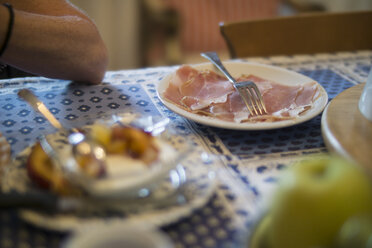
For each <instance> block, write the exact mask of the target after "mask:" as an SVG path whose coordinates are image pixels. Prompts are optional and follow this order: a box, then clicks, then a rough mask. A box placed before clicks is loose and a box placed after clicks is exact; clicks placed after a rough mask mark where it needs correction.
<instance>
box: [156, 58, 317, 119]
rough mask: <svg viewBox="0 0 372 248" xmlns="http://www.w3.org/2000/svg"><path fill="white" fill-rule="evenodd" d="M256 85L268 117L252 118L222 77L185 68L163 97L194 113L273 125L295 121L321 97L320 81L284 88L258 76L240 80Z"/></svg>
mask: <svg viewBox="0 0 372 248" xmlns="http://www.w3.org/2000/svg"><path fill="white" fill-rule="evenodd" d="M247 80H248V81H253V82H255V83H256V85H257V87H258V89H259V91H260V92H261V95H262V97H263V101H264V102H265V105H266V109H267V112H268V113H267V115H264V116H251V115H250V113H249V111H248V109H247V107H246V106H245V104H244V102H243V100H242V99H241V97H240V95H239V93H238V92H237V91H236V90H235V88H234V87H233V86H232V84H231V83H230V82H229V81H228V80H227V79H226V78H224V77H222V76H220V75H219V74H217V73H215V72H213V71H210V70H204V71H198V70H196V69H194V68H192V67H191V66H188V65H184V66H181V67H180V68H179V69H178V70H177V71H176V73H175V74H174V75H173V77H172V78H171V80H170V83H169V86H168V88H167V89H166V90H165V92H164V94H163V97H164V98H166V99H168V100H169V101H171V102H173V103H175V104H177V105H178V106H180V107H182V108H184V109H185V110H187V111H190V112H192V113H197V114H201V115H207V116H213V117H216V118H219V119H222V120H225V121H231V122H237V123H242V122H257V121H260V122H264V121H265V122H273V121H280V120H286V119H294V118H296V117H298V116H299V115H300V114H302V113H303V112H305V111H306V110H308V109H310V108H311V106H312V104H313V102H314V101H315V100H316V99H317V98H318V97H319V89H318V86H317V83H316V82H309V83H306V84H298V85H283V84H279V83H276V82H273V81H270V80H266V79H263V78H260V77H258V76H255V75H242V76H241V77H239V78H238V79H237V81H247Z"/></svg>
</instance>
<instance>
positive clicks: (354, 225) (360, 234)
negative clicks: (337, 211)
mask: <svg viewBox="0 0 372 248" xmlns="http://www.w3.org/2000/svg"><path fill="white" fill-rule="evenodd" d="M334 247H337V248H350V247H358V248H362V247H363V248H372V214H363V215H356V216H352V217H350V218H349V219H347V220H346V221H345V223H344V224H343V225H342V227H341V229H340V231H339V233H338V235H337V237H336V239H335V246H334Z"/></svg>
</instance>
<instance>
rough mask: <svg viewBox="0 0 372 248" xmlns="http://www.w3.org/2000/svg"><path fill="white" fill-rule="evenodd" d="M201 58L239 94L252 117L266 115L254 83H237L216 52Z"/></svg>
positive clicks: (203, 54) (204, 54)
mask: <svg viewBox="0 0 372 248" xmlns="http://www.w3.org/2000/svg"><path fill="white" fill-rule="evenodd" d="M201 56H203V57H204V58H206V59H208V60H209V61H211V62H212V63H213V64H214V65H215V66H216V67H217V68H218V69H219V70H220V71H221V72H222V73H223V74H224V75H225V76H226V77H227V79H228V80H229V81H230V82H231V83H232V84H233V86H234V88H235V89H236V90H237V91H238V92H239V94H240V96H241V98H242V99H243V101H244V103H245V105H246V106H247V108H248V110H249V113H250V114H251V115H252V116H255V115H263V114H265V113H267V110H266V106H265V103H264V101H263V99H262V95H261V93H260V91H259V90H258V88H257V85H256V84H255V83H254V82H252V81H243V82H237V81H236V80H235V79H234V78H233V77H232V76H231V75H230V73H229V72H228V71H227V69H226V68H225V66H224V65H223V64H222V62H221V60H220V58H219V57H218V55H217V53H216V52H206V53H201Z"/></svg>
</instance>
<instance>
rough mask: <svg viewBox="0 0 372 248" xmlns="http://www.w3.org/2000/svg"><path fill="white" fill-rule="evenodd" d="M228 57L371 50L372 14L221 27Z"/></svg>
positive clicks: (319, 15) (317, 15) (313, 15)
mask: <svg viewBox="0 0 372 248" xmlns="http://www.w3.org/2000/svg"><path fill="white" fill-rule="evenodd" d="M220 32H221V34H222V36H223V37H224V39H225V42H226V44H227V46H228V49H229V53H230V56H231V57H232V58H237V57H251V56H273V55H293V54H312V53H329V52H338V51H355V50H370V49H372V11H356V12H332V13H324V12H321V13H309V14H299V15H295V16H285V17H274V18H270V19H261V20H251V21H242V22H229V23H221V24H220Z"/></svg>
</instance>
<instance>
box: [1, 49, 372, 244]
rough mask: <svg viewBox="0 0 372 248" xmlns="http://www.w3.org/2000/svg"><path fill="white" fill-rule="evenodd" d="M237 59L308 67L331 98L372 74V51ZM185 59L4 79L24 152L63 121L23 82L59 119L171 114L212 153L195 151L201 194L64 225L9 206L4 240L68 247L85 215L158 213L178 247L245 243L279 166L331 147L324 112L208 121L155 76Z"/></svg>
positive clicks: (6, 103) (9, 132)
mask: <svg viewBox="0 0 372 248" xmlns="http://www.w3.org/2000/svg"><path fill="white" fill-rule="evenodd" d="M232 61H237V62H241V63H246V62H249V63H250V62H253V63H259V64H264V65H271V66H275V67H279V68H284V69H286V70H289V71H293V72H296V73H299V74H301V75H305V76H307V77H309V78H311V79H312V80H314V81H316V82H318V83H319V84H320V85H321V86H322V87H323V88H324V89H325V90H326V92H327V95H328V101H329V102H331V101H332V99H333V98H335V97H336V96H337V95H339V94H340V93H341V92H343V91H345V90H347V89H348V88H351V87H353V86H355V85H358V84H362V83H364V82H366V79H367V76H368V73H369V71H370V68H371V66H372V51H368V50H367V51H345V52H337V53H322V54H310V55H300V54H299V55H291V56H273V57H251V58H239V59H234V60H232ZM178 67H179V65H171V66H159V67H147V68H138V69H123V70H115V71H107V72H106V74H105V76H104V79H103V81H102V83H100V84H98V85H87V84H82V83H77V82H71V81H68V80H60V79H51V78H45V77H24V78H13V79H4V80H0V132H1V133H2V134H3V136H5V137H6V139H7V141H8V143H9V144H10V146H11V154H12V158H13V159H17V158H18V159H19V154H22V152H24V151H25V150H27V149H29V147H30V146H32V144H34V143H35V142H36V141H37V139H38V137H39V136H40V135H42V134H45V135H48V134H52V133H54V132H55V131H56V130H55V129H54V127H52V126H51V125H50V124H49V123H48V121H47V120H46V119H45V118H44V117H43V116H42V115H40V114H39V113H37V112H35V111H34V110H33V109H32V108H31V107H30V106H29V105H28V104H27V103H25V102H24V101H23V100H22V99H20V98H19V97H18V95H17V93H18V91H19V90H20V89H24V88H27V89H30V90H32V91H33V92H34V93H35V95H37V97H38V98H39V99H40V100H42V101H43V102H44V103H45V104H46V106H47V107H48V108H49V109H50V111H51V112H52V113H53V114H54V115H55V116H56V117H57V119H59V120H60V121H61V122H62V123H64V124H66V125H69V126H75V127H79V126H83V125H87V124H90V123H92V122H94V121H96V120H97V119H100V118H102V117H107V116H110V115H114V114H126V113H130V114H134V115H140V116H152V117H161V118H167V119H168V120H169V123H168V126H167V129H169V130H172V132H174V133H175V136H174V137H176V136H180V137H182V138H183V139H186V140H188V141H190V142H191V143H192V146H193V149H195V150H196V152H195V154H198V156H204V155H205V156H209V158H207V159H205V160H203V159H201V157H198V158H195V159H194V160H193V166H194V167H193V170H194V172H195V173H199V172H200V171H201V172H200V173H204V174H203V175H202V176H203V177H205V176H207V177H209V178H208V181H207V182H204V184H201V185H198V187H199V186H200V187H199V188H197V190H200V189H202V190H204V191H203V192H204V193H203V194H200V195H198V192H199V191H195V192H194V193H195V198H196V199H193V200H191V202H187V201H186V203H184V204H180V205H179V206H173V207H169V209H168V208H167V207H164V209H162V210H161V211H155V210H152V209H150V210H143V211H139V212H138V213H136V212H134V213H131V214H130V215H129V216H128V215H121V214H118V215H117V214H115V213H110V214H105V215H97V216H95V218H94V220H93V221H88V220H87V221H86V219H89V217H87V218H84V217H82V218H81V219H78V220H77V223H78V224H76V223H75V224H74V225H75V226H73V228H71V229H69V228H68V227H67V228H65V227H66V226H64V225H63V224H61V226H59V225H60V223H59V222H60V221H63V220H60V219H59V218H57V217H56V218H54V219H53V217H51V218H50V219H49V220H41V219H40V218H39V219H38V218H37V217H35V218H32V215H30V214H32V210H27V209H24V208H19V207H17V206H14V207H12V206H8V207H2V208H1V209H0V247H9V248H13V247H14V248H15V247H18V248H27V247H40V248H41V247H63V245H64V244H65V243H66V241H67V240H69V239H70V238H71V237H72V236H73V234H74V230H75V227H76V225H79V223H82V224H84V225H85V226H88V227H89V225H95V224H97V223H96V222H99V223H101V222H105V223H107V225H109V223H110V221H111V220H114V221H115V222H125V221H128V220H130V221H133V222H143V223H151V224H153V225H154V226H155V227H156V228H157V230H159V231H161V232H162V233H163V234H165V235H166V236H167V237H168V238H169V239H170V240H171V242H172V244H173V246H174V247H177V248H182V247H195V248H196V247H244V246H246V245H247V243H246V239H247V237H248V235H249V233H250V232H251V231H252V229H253V228H254V225H255V222H256V221H257V218H258V216H259V215H260V214H262V211H263V209H264V208H265V204H263V203H264V202H265V200H269V199H270V198H271V197H272V194H273V192H275V189H276V186H277V185H278V178H279V176H280V173H281V172H282V171H284V170H285V169H286V168H288V167H291V166H292V165H293V164H294V163H295V162H297V161H299V160H301V159H303V157H304V156H308V155H317V154H328V153H329V150H328V149H327V147H326V144H325V142H324V137H323V134H322V131H321V125H322V124H321V118H322V113H320V114H318V115H316V116H314V117H313V118H311V119H310V120H307V121H305V122H302V123H298V124H296V125H290V126H286V127H281V128H273V129H265V130H239V129H229V128H223V127H214V126H211V125H206V124H201V123H198V122H195V121H193V120H190V119H189V118H186V117H184V116H181V115H179V114H178V113H175V112H174V111H172V110H170V109H169V108H167V107H166V106H165V105H164V104H163V102H162V101H161V99H160V98H159V95H158V92H157V84H158V83H159V82H160V81H161V80H163V79H164V78H165V77H166V76H167V75H169V74H171V73H174V71H175V70H176V69H177V68H178ZM170 139H172V136H171V137H170ZM195 154H194V155H195ZM186 155H187V154H186ZM195 156H196V155H195ZM9 166H10V167H11V166H13V163H11V164H10V165H9ZM199 169H200V171H199ZM210 172H213V173H212V174H210ZM211 175H212V176H211ZM18 176H19V175H18ZM199 179H200V178H199V177H196V179H195V182H194V181H193V182H192V183H191V185H192V184H194V183H195V184H198V182H197V180H199ZM21 180H23V178H22V177H19V178H17V177H15V179H14V181H13V183H14V184H15V186H14V187H15V188H16V187H17V183H19V181H21ZM203 187H204V188H203ZM205 189H206V190H205ZM2 190H4V187H3V189H2ZM194 190H195V189H194ZM146 211H149V213H148V212H146ZM152 211H153V212H156V213H153V212H152ZM27 213H28V214H29V215H27ZM27 216H28V217H27ZM30 216H31V217H30ZM138 238H139V239H140V238H141V235H140V234H138Z"/></svg>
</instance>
